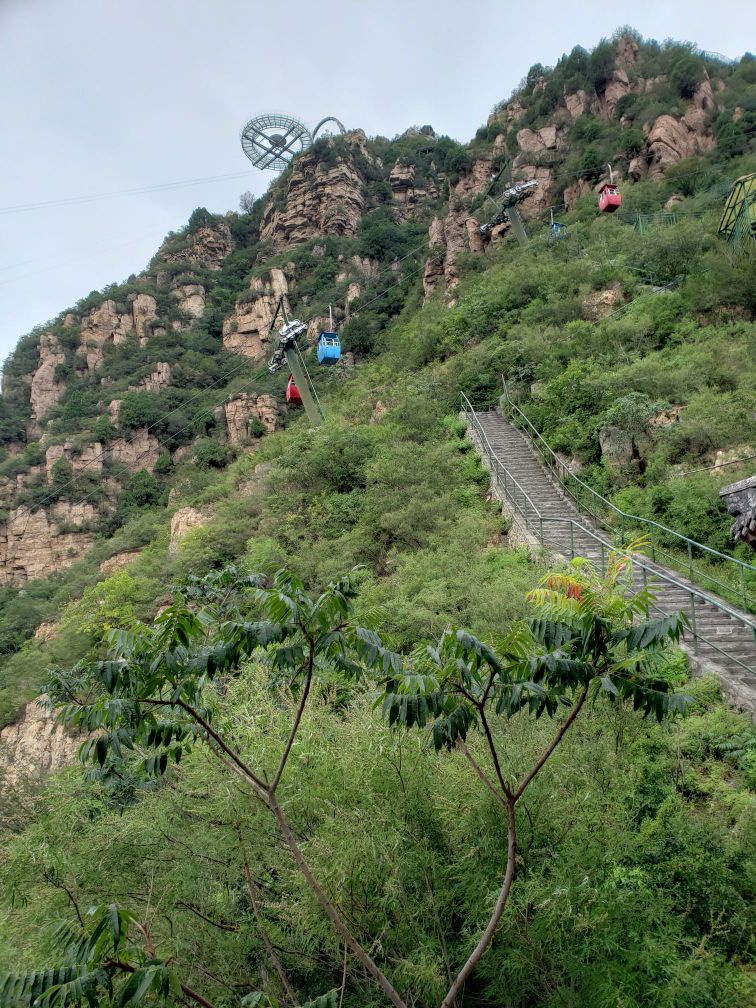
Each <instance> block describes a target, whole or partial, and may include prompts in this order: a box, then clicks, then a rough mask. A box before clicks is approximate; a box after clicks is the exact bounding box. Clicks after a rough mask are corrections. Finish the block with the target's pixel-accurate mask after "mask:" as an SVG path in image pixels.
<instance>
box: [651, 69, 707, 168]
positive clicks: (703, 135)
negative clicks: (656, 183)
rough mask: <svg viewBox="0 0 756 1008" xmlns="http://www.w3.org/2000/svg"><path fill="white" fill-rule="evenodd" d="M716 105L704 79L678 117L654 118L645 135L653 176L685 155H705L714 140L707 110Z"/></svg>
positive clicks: (662, 116) (663, 116)
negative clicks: (682, 113) (680, 116)
mask: <svg viewBox="0 0 756 1008" xmlns="http://www.w3.org/2000/svg"><path fill="white" fill-rule="evenodd" d="M715 107H716V104H715V102H714V95H713V92H712V89H711V82H710V81H709V80H704V81H702V82H701V84H700V85H699V86H698V89H697V91H696V93H695V95H694V96H693V99H692V101H691V103H690V105H689V106H688V108H687V110H686V112H685V115H683V117H682V118H681V119H675V118H674V116H671V115H660V116H659V117H658V118H657V119H655V120H654V123H653V124H652V126H651V129H650V130H649V132H648V137H647V138H646V144H647V147H648V154H647V161H648V163H649V174H650V175H651V176H652V177H658V176H659V175H662V174H663V173H664V172H665V171H666V169H667V168H668V167H669V166H670V165H673V164H676V163H677V162H678V161H682V160H683V159H684V158H688V157H695V156H697V155H701V154H706V153H707V152H708V151H710V150H711V149H712V147H713V146H714V144H715V139H714V134H713V131H712V126H711V116H710V113H711V112H713V111H714V109H715Z"/></svg>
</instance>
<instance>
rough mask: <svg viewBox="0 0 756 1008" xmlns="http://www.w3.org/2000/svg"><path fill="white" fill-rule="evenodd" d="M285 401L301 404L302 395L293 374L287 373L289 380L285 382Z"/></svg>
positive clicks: (296, 404)
mask: <svg viewBox="0 0 756 1008" xmlns="http://www.w3.org/2000/svg"><path fill="white" fill-rule="evenodd" d="M286 402H287V403H292V404H293V405H294V406H301V405H302V396H301V395H300V394H299V389H298V388H297V385H296V382H295V381H294V376H293V375H289V380H288V382H287V383H286Z"/></svg>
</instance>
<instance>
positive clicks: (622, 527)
mask: <svg viewBox="0 0 756 1008" xmlns="http://www.w3.org/2000/svg"><path fill="white" fill-rule="evenodd" d="M620 546H622V548H623V549H624V547H625V512H624V511H620Z"/></svg>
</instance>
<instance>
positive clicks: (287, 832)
mask: <svg viewBox="0 0 756 1008" xmlns="http://www.w3.org/2000/svg"><path fill="white" fill-rule="evenodd" d="M268 800H269V803H270V810H271V812H272V813H273V815H274V816H275V817H276V822H277V823H278V828H279V829H280V831H281V836H282V837H283V839H284V842H285V844H286V846H287V847H288V848H289V851H290V852H291V856H292V857H293V858H294V861H295V863H296V865H297V867H298V868H299V870H300V871H301V872H302V875H303V876H304V879H305V881H306V882H307V885H308V886H309V887H310V889H311V890H312V892H313V894H314V896H315V898H316V899H317V901H318V903H320V905H321V907H322V908H323V910H324V911H325V913H326V915H327V917H328V918H329V919H330V921H331V923H332V924H333V926H334V927H335V928H336V930H337V931H338V932H339V934H340V935H341V937H342V938H343V939H344V941H345V942H346V943H347V945H348V946H349V948H350V949H351V951H352V953H353V954H354V956H355V958H356V959H357V960H358V961H359V962H360V963H362V965H363V966H364V967H365V969H366V970H367V971H368V973H370V975H371V976H372V977H374V978H375V980H376V982H377V984H378V986H379V987H380V988H381V990H382V991H383V993H384V994H385V995H386V997H387V998H388V999H389V1001H390V1002H391V1003H392V1004H393V1005H395V1008H407V1005H406V1004H405V1002H404V1001H403V1000H402V998H401V997H400V996H399V994H398V993H397V991H396V990H395V989H394V988H393V987H392V986H391V983H390V982H389V980H388V978H387V977H386V976H385V975H384V973H383V971H382V970H381V968H380V967H379V966H378V964H377V963H376V962H374V961H373V959H372V958H371V957H370V956H369V955H368V953H367V952H366V951H365V949H364V948H363V947H362V945H360V943H359V942H358V941H357V939H356V938H355V937H354V935H353V934H352V932H351V931H350V930H349V928H348V927H347V926H346V924H345V923H344V921H343V920H342V918H341V914H340V913H339V912H338V910H337V909H336V907H335V906H334V905H333V903H331V901H330V900H329V899H328V896H327V895H326V893H325V891H324V889H323V888H322V886H321V885H320V883H319V882H318V880H317V879H316V878H315V876H314V875H313V873H312V869H311V868H310V866H309V864H308V863H307V861H306V860H305V857H304V854H303V853H302V851H301V849H300V847H299V844H298V843H297V840H296V837H295V836H294V833H293V832H292V829H291V826H289V822H288V820H287V818H286V816H285V815H284V812H283V809H282V808H281V806H280V805H279V804H278V802H277V800H276V797H275V795H274V794H269V797H268Z"/></svg>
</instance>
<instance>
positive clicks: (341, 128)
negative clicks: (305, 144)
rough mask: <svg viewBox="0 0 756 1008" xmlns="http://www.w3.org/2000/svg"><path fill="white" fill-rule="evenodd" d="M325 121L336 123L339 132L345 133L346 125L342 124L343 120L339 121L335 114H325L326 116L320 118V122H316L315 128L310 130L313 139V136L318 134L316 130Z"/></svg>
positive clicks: (323, 124)
mask: <svg viewBox="0 0 756 1008" xmlns="http://www.w3.org/2000/svg"><path fill="white" fill-rule="evenodd" d="M327 122H332V123H336V125H337V126H338V127H339V131H340V132H341V133H346V126H345V125H344V123H343V122H342V121H341V119H337V118H336V116H326V117H325V119H321V120H320V122H319V123H318V125H317V126H316V127H315V129H314V130H313V131H312V137H313V140H314V139H315V137H316V136H317V135H318V130H319V129H320V127H321V126H325V124H326V123H327Z"/></svg>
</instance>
